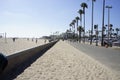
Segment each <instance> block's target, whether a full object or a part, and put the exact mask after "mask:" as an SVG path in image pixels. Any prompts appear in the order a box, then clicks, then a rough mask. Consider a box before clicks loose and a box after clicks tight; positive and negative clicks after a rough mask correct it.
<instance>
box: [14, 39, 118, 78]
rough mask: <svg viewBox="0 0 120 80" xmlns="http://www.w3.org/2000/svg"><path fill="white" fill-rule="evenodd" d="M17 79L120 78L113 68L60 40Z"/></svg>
mask: <svg viewBox="0 0 120 80" xmlns="http://www.w3.org/2000/svg"><path fill="white" fill-rule="evenodd" d="M15 80H120V76H118V75H117V74H116V73H115V72H113V71H112V70H111V69H109V68H107V67H106V66H104V65H102V64H101V63H99V62H98V61H96V60H94V59H93V58H91V57H89V56H87V55H86V54H85V53H82V52H80V51H79V50H77V49H76V48H74V47H72V46H71V45H69V44H68V43H66V42H63V41H59V42H58V43H57V44H55V45H54V46H53V47H52V48H51V49H49V50H48V51H47V52H46V53H45V54H44V55H43V56H42V57H40V58H38V59H37V60H36V61H35V62H34V63H33V64H31V66H29V67H28V68H27V69H25V70H24V72H23V73H21V74H20V75H18V76H17V77H16V78H15Z"/></svg>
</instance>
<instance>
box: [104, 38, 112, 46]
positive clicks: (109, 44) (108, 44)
mask: <svg viewBox="0 0 120 80" xmlns="http://www.w3.org/2000/svg"><path fill="white" fill-rule="evenodd" d="M103 43H104V46H105V45H107V46H110V47H112V43H113V42H112V39H111V40H108V39H107V40H104V41H103Z"/></svg>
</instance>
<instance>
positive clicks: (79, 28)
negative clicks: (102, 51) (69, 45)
mask: <svg viewBox="0 0 120 80" xmlns="http://www.w3.org/2000/svg"><path fill="white" fill-rule="evenodd" d="M91 1H92V16H91V30H90V31H89V32H90V33H91V35H90V39H91V40H90V44H92V40H93V39H92V38H93V17H94V16H93V14H94V3H95V2H96V0H91ZM80 6H81V8H82V9H80V10H79V11H78V13H79V15H80V16H79V17H78V16H77V17H75V19H74V20H73V21H72V22H71V23H70V27H71V28H72V30H73V33H74V34H75V29H77V31H78V33H79V36H78V40H79V41H80V42H81V34H82V33H83V42H84V43H85V10H86V8H88V5H87V4H86V3H85V2H83V3H81V4H80ZM104 8H105V0H103V20H102V42H101V45H103V38H104ZM79 21H80V25H78V22H79ZM82 21H83V22H82ZM82 23H83V24H82ZM75 24H76V26H75ZM108 27H109V26H108ZM116 31H117V34H118V31H120V30H118V29H117V30H116ZM108 35H109V34H108ZM74 37H75V35H74V36H73V38H74Z"/></svg>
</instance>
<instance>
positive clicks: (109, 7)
mask: <svg viewBox="0 0 120 80" xmlns="http://www.w3.org/2000/svg"><path fill="white" fill-rule="evenodd" d="M106 8H108V40H109V35H110V9H111V8H112V6H106Z"/></svg>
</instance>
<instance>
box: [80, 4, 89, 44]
mask: <svg viewBox="0 0 120 80" xmlns="http://www.w3.org/2000/svg"><path fill="white" fill-rule="evenodd" d="M81 7H82V8H83V14H84V34H83V35H84V43H85V8H88V5H87V4H86V3H82V4H81Z"/></svg>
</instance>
